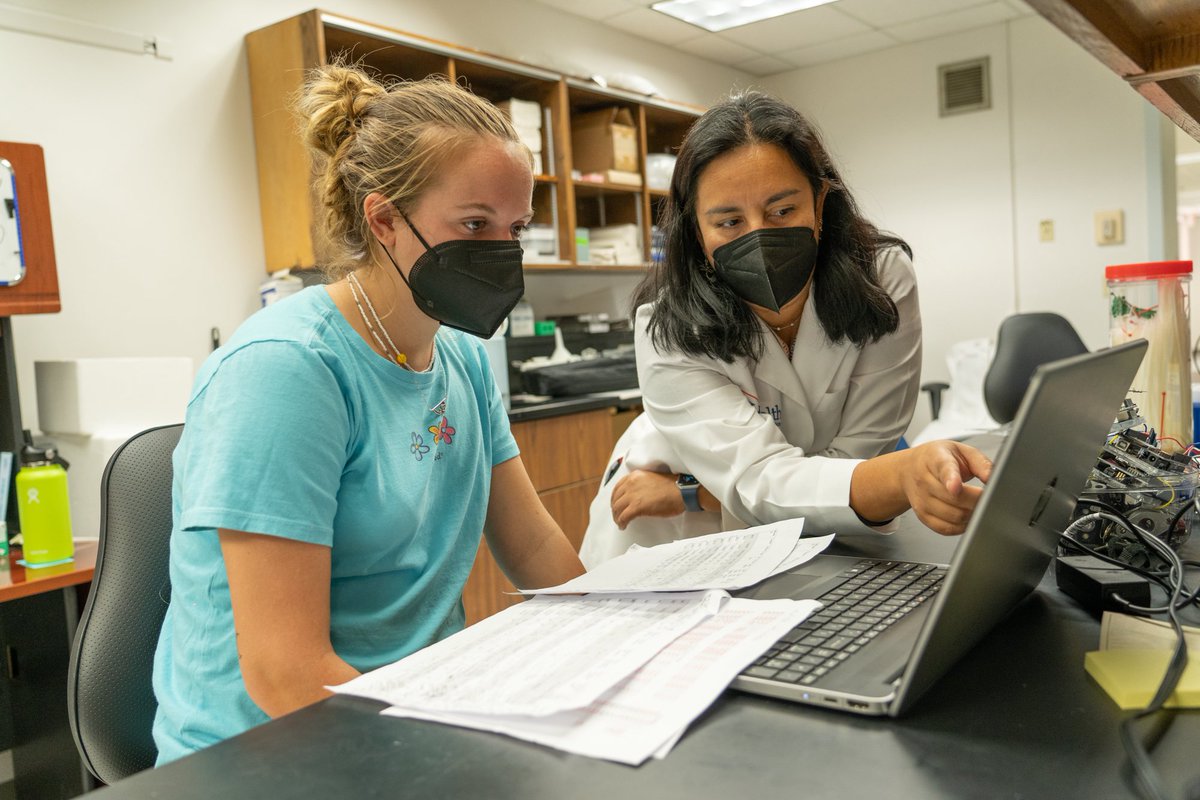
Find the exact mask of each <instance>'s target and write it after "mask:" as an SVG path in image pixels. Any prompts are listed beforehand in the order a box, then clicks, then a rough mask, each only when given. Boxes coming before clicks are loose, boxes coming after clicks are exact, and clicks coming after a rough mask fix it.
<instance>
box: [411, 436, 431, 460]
mask: <svg viewBox="0 0 1200 800" xmlns="http://www.w3.org/2000/svg"><path fill="white" fill-rule="evenodd" d="M412 437H413V438H412V445H411V446H410V449H411V450H412V453H413V455H414V456H416V457H417V461H420V460H421V459H423V458H424V457H425V454H426V453H428V452H429V445H427V444H425V440H424V439H423V438H422V437H421V435H420V434H419V433H417V432H416V431H413V435H412Z"/></svg>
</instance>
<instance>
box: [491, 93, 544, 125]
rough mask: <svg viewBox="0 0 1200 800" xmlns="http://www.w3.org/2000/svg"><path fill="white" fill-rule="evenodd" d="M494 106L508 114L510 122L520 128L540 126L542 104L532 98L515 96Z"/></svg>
mask: <svg viewBox="0 0 1200 800" xmlns="http://www.w3.org/2000/svg"><path fill="white" fill-rule="evenodd" d="M496 107H497V108H499V109H500V110H501V111H503V112H504V113H505V114H507V115H508V118H509V119H510V120H512V124H513V125H515V126H517V127H520V128H540V127H542V105H541V103H538V102H535V101H533V100H518V99H517V98H515V97H512V98H509V99H508V100H503V101H501V102H499V103H497V104H496Z"/></svg>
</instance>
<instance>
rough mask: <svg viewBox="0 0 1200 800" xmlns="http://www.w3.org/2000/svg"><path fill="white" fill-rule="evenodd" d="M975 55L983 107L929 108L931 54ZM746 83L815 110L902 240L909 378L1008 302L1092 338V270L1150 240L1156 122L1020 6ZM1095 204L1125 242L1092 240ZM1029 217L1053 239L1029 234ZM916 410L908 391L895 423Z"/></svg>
mask: <svg viewBox="0 0 1200 800" xmlns="http://www.w3.org/2000/svg"><path fill="white" fill-rule="evenodd" d="M978 56H989V57H990V59H991V80H992V83H991V87H992V107H991V109H989V110H986V111H980V112H974V113H968V114H961V115H958V116H951V117H945V118H941V117H939V116H938V113H937V83H936V81H937V66H938V65H940V64H946V63H952V62H955V61H960V60H965V59H969V58H975V57H978ZM762 83H763V85H764V88H766V89H767V90H768V91H772V92H774V93H776V94H778V95H779V96H781V97H783V98H785V99H787V100H789V101H790V102H792V103H793V104H795V105H796V106H797V107H798V108H800V109H801V110H802V111H804V112H805V113H807V114H809V115H810V116H811V117H812V118H813V119H814V120H815V121H816V122H817V124H818V125H819V126H820V127H821V129H822V131H823V132H824V134H825V137H826V141H827V143H828V144H829V146H830V149H831V150H832V151H833V153H834V155H835V158H837V160H838V161H839V162H840V164H841V165H842V169H843V172H844V177H845V178H846V180H847V181H848V183H849V184H850V186H851V189H852V190H853V191H854V193H855V196H856V197H857V198H858V199H859V201H860V203H861V204H862V206H863V208H864V210H865V211H866V212H867V214H868V216H870V217H871V218H872V219H873V220H874V221H876V223H877V224H879V225H881V226H882V227H884V228H886V229H889V230H891V231H893V232H895V233H897V234H899V235H900V236H902V237H903V238H905V239H906V240H907V241H908V242H909V243H910V244H911V245H912V247H913V250H914V252H915V264H916V270H917V275H918V279H919V281H920V290H921V307H922V315H923V318H924V323H925V363H924V370H923V379H924V380H934V379H945V378H947V377H948V374H947V369H946V365H945V353H946V350H947V348H948V347H949V346H950V345H951V344H952V343H954V342H956V341H959V340H962V339H969V338H976V337H991V336H994V335H995V332H996V329H997V327H998V326H999V323H1000V321H1001V320H1002V319H1003V318H1004V317H1005V316H1006V315H1008V314H1010V313H1013V312H1015V311H1043V310H1050V311H1057V312H1058V313H1061V314H1063V315H1064V316H1066V317H1067V318H1068V319H1069V320H1070V321H1071V322H1072V323H1073V324H1074V325H1075V327H1076V328H1077V329H1078V330H1079V332H1080V335H1081V336H1082V337H1083V338H1084V340H1085V342H1087V343H1088V345H1089V346H1091V347H1099V346H1103V345H1105V344H1106V343H1107V327H1106V325H1107V322H1106V318H1105V316H1104V309H1105V296H1104V279H1103V274H1104V266H1105V265H1107V264H1113V263H1124V262H1130V261H1139V260H1145V259H1147V258H1148V256H1149V252H1150V249H1149V248H1150V238H1151V235H1152V234H1151V233H1150V231H1151V230H1152V229H1155V230H1157V231H1158V234H1157V235H1159V236H1161V229H1162V220H1161V219H1157V220H1154V221H1151V220H1150V219H1149V218H1148V217H1149V214H1148V209H1147V204H1148V192H1149V190H1148V175H1147V155H1146V154H1147V147H1148V132H1147V125H1148V120H1155V119H1156V118H1155V117H1150V116H1147V115H1145V114H1144V111H1143V108H1144V106H1145V103H1144V101H1143V100H1142V99H1141V98H1140V97H1139V96H1138V95H1137V94H1136V93H1135V92H1134V91H1133V90H1132V89H1130V88H1129V87H1127V86H1126V85H1125V84H1124V82H1123V81H1122V80H1120V79H1119V78H1117V77H1116V76H1115V75H1113V74H1112V73H1111V72H1109V71H1108V69H1107V68H1105V67H1104V66H1102V65H1101V64H1100V63H1099V62H1097V61H1096V60H1095V59H1094V58H1093V57H1092V56H1091V55H1089V54H1088V53H1086V52H1085V51H1083V50H1082V49H1081V48H1080V47H1079V46H1078V45H1076V44H1075V43H1074V42H1072V41H1070V40H1069V39H1067V38H1066V37H1065V36H1064V35H1062V34H1061V33H1060V32H1059V31H1058V30H1057V29H1055V28H1053V27H1052V26H1051V25H1050V24H1049V23H1047V22H1045V21H1044V20H1042V19H1041V18H1040V17H1023V18H1020V19H1017V20H1014V21H1012V22H1008V23H1004V24H999V25H993V26H989V27H986V28H980V29H977V30H974V31H969V32H967V33H963V34H957V35H954V36H946V37H941V38H937V39H931V40H926V41H922V42H917V43H913V44H908V45H903V46H900V47H896V48H892V49H889V50H886V51H882V52H877V53H871V54H868V55H864V56H859V57H855V58H850V59H844V60H841V61H836V62H831V63H828V64H822V65H817V66H814V67H808V68H804V69H800V70H796V71H793V72H789V73H784V74H782V75H777V76H773V77H771V78H769V79H767V80H765V81H763V82H762ZM1154 133H1155V136H1157V128H1155V131H1154ZM1110 208H1121V209H1123V210H1124V211H1125V234H1126V244H1125V245H1123V246H1109V247H1099V246H1097V245H1095V244H1093V243H1092V238H1091V237H1092V212H1093V211H1096V210H1105V209H1110ZM1171 213H1172V216H1173V214H1174V212H1173V210H1172V211H1171ZM1042 219H1053V220H1054V221H1055V230H1056V236H1055V241H1054V242H1053V243H1041V242H1039V241H1038V221H1039V220H1042ZM1155 226H1157V228H1155ZM928 419H929V414H928V406H927V404H926V403H925V402H924V401H922V402H921V404H919V405H918V408H917V415H916V417H915V418H914V420H913V425H912V427H911V428H910V434H911V433H915V432H916V431H919V430H920V429H921V428H922V427H924V425H925V424H926V423H927V422H928Z"/></svg>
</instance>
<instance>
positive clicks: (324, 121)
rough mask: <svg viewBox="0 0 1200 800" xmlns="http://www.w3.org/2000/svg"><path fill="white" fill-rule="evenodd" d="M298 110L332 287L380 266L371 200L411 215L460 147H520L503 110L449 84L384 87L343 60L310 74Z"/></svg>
mask: <svg viewBox="0 0 1200 800" xmlns="http://www.w3.org/2000/svg"><path fill="white" fill-rule="evenodd" d="M296 110H297V112H299V114H300V115H301V117H302V118H303V121H302V126H303V132H304V134H303V135H304V143H305V144H306V145H307V146H308V149H309V153H310V155H311V156H312V159H313V166H314V167H315V171H314V178H315V184H314V188H315V190H316V196H317V198H318V199H319V208H320V212H319V216H320V221H319V226H318V229H319V240H320V241H318V242H317V250H318V253H317V258H318V266H320V267H321V269H322V271H323V272H325V274H326V275H327V276H328V277H329V278H330V279H333V280H336V279H338V278H340V277H342V276H344V275H345V274H346V273H347V272H349V271H351V270H353V269H357V268H358V267H361V266H365V265H367V264H370V263H372V258H371V248H372V243H373V241H374V236H373V235H372V234H371V230H370V224H369V222H368V221H367V219H366V218H365V216H364V214H363V204H364V202H365V200H366V198H367V196H368V195H370V194H373V193H377V194H380V195H382V196H383V197H386V198H387V199H388V201H389V202H391V203H393V204H394V205H396V206H397V207H399V208H403V209H406V208H411V207H412V206H413V205H414V204H416V203H417V201H418V200H419V199H420V198H421V196H422V194H423V193H424V192H425V190H426V188H427V187H428V186H430V185H431V183H432V181H433V179H434V177H435V176H436V174H437V173H438V171H440V170H441V169H442V168H443V166H444V165H445V164H447V163H450V162H451V161H453V158H454V155H455V153H457V152H458V150H459V149H460V148H462V147H466V146H469V145H470V144H471V143H472V142H473V141H476V140H478V139H479V138H480V137H489V136H490V137H495V138H497V139H500V140H501V141H506V142H512V143H514V144H516V145H518V146H522V145H520V138H519V137H518V136H517V132H516V131H515V130H514V129H513V126H512V123H511V122H509V120H508V118H507V117H506V116H505V115H504V114H502V113H501V112H500V110H499V109H497V108H496V107H495V106H494V105H492V104H491V103H489V102H488V101H486V100H484V99H482V98H479V97H477V96H475V95H474V94H472V93H471V92H470V91H468V90H467V89H465V88H463V87H462V86H459V85H458V84H455V83H453V82H451V81H449V80H447V79H446V78H444V77H440V76H431V77H428V78H425V79H423V80H419V81H397V82H395V83H389V84H387V85H385V84H383V83H381V82H380V81H378V80H376V79H374V78H373V77H372V76H371V75H369V74H367V73H366V72H365V71H363V69H361V68H360V67H357V66H354V65H348V64H346V63H345V62H343V61H341V60H338V61H335V62H334V63H333V64H330V65H328V66H324V67H317V68H316V69H314V70H312V71H311V72H310V73H309V77H308V81H307V82H306V84H305V87H304V92H303V94H302V95H301V96H300V97H299V98H298V100H297V103H296Z"/></svg>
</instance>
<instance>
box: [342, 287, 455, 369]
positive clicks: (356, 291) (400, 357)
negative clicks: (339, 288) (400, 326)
mask: <svg viewBox="0 0 1200 800" xmlns="http://www.w3.org/2000/svg"><path fill="white" fill-rule="evenodd" d="M346 282H347V283H348V284H349V285H350V294H351V295H352V296H353V297H354V305H356V306H358V313H359V314H360V315H361V316H362V321H363V324H364V325H366V326H367V330H368V331H369V332H370V334H371V336H372V337H373V338H374V339H375V343H376V344H378V345H379V349H380V350H382V351H383V352H384V355H386V356H387V358H388V360H390V361H394V362H396V363H397V364H399V365H400V366H402V367H404V368H405V369H406V370H408V371H410V372H416V370H414V369H413V368H412V367H410V366H409V365H408V356H407V355H405V354H404V353H401V352H400V348H398V347H396V343H395V342H393V341H392V337H391V335H390V334H388V332H387V328H385V327H384V325H383V320H381V319H380V318H379V314H378V313H376V311H375V306H374V304H372V303H371V298H370V297H369V296H368V295H367V290H366V289H364V288H363V287H362V284H361V283H359V282H358V276H357V275H355V274H354V273H353V272H351V273H350V274H349V275H348V276H347V280H346ZM360 295H361V299H360ZM364 302H365V303H366V304H367V309H369V310H370V312H371V316H370V317H368V316H367V312H366V311H365V310H363V303H364ZM372 318H374V320H375V321H374V323H372V322H371V319H372ZM381 331H382V333H383V336H382V337H381V336H380V332H381ZM385 341H386V344H385ZM433 355H434V357H435V358H436V356H437V351H436V348H435V350H434V354H433ZM432 369H433V359H430V361H429V368H428V369H426V370H424V371H425V372H428V371H429V370H432Z"/></svg>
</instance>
